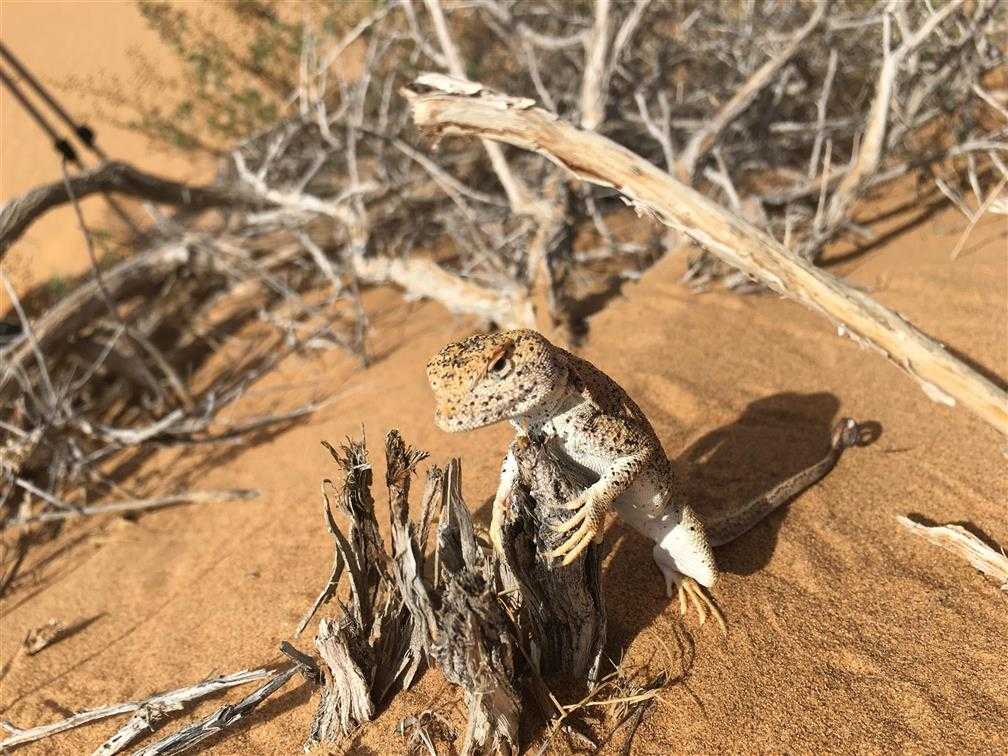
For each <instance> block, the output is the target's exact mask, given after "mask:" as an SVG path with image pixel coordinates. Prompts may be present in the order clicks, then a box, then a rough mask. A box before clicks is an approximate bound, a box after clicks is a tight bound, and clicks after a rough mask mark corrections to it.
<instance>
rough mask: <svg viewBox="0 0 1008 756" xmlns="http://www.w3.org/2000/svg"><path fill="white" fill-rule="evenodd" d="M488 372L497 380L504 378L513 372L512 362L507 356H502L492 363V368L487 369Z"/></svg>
mask: <svg viewBox="0 0 1008 756" xmlns="http://www.w3.org/2000/svg"><path fill="white" fill-rule="evenodd" d="M487 372H488V373H489V374H490V375H492V376H494V377H495V378H503V377H504V376H506V375H507V374H508V373H510V372H511V360H510V359H508V356H507V355H506V354H502V355H501V356H500V357H498V358H497V359H496V360H494V361H493V362H491V363H490V366H489V367H488V368H487Z"/></svg>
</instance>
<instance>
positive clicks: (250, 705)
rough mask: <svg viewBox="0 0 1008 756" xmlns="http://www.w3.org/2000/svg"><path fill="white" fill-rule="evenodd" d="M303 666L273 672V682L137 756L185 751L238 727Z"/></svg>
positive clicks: (153, 755)
mask: <svg viewBox="0 0 1008 756" xmlns="http://www.w3.org/2000/svg"><path fill="white" fill-rule="evenodd" d="M300 669H301V667H300V666H299V665H297V664H292V665H291V666H290V667H287V668H285V669H283V670H281V671H280V672H275V673H271V674H273V675H274V676H273V678H272V679H271V680H270V681H269V682H267V683H265V684H264V685H261V686H259V687H258V688H256V689H255V690H254V691H252V692H251V693H250V694H249V695H247V696H245V698H243V699H242V700H241V701H239V702H238V703H235V704H226V705H224V706H222V707H221V708H219V709H218V710H217V711H215V712H214V713H213V714H211V715H210V716H209V717H206V718H204V719H201V720H199V721H198V722H194V723H193V724H191V725H188V726H187V727H183V728H182V729H181V730H178V731H176V732H174V733H172V734H171V735H169V736H168V737H166V738H162V739H161V740H158V741H155V742H154V743H151V744H150V745H149V746H147V747H146V748H144V749H143V750H142V751H137V753H136V754H135V756H170V754H176V753H182V752H183V751H187V750H189V749H190V748H192V747H193V746H194V745H197V744H199V743H202V742H203V741H204V740H206V739H207V738H211V737H213V736H214V735H217V734H218V733H220V732H222V731H224V730H226V729H227V728H229V727H234V726H235V725H236V724H238V723H239V722H241V721H243V720H244V719H246V718H247V717H248V715H249V714H251V713H252V712H253V711H255V710H256V709H257V708H258V707H259V705H260V704H261V703H262V702H263V701H265V700H266V699H267V698H269V697H270V696H271V695H273V694H274V693H276V692H277V691H278V690H280V688H282V687H283V686H285V685H286V684H287V683H288V682H289V681H290V679H291V678H292V677H294V675H296V674H297V673H298V672H299V671H300Z"/></svg>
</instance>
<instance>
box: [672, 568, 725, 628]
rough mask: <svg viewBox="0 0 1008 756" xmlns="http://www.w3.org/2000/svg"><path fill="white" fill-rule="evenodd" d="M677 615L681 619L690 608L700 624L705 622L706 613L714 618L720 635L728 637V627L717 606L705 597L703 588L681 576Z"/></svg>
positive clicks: (708, 597) (690, 579)
mask: <svg viewBox="0 0 1008 756" xmlns="http://www.w3.org/2000/svg"><path fill="white" fill-rule="evenodd" d="M678 582H679V614H680V615H681V616H683V617H685V616H686V614H687V612H688V611H689V607H690V606H692V607H693V608H694V609H696V613H697V614H698V615H699V617H700V624H701V625H703V624H704V623H705V622H706V621H707V616H708V613H709V614H710V615H711V616H713V617H714V619H715V620H716V621H717V623H718V626H719V627H720V628H721V634H722V635H728V626H727V625H726V624H725V619H724V615H723V614H722V613H721V610H720V609H718V606H717V604H715V603H714V601H713V599H711V597H710V596H708V595H707V592H706V591H705V590H704V589H703V587H702V586H701V585H700V584H699V583H698V582H697V581H696V580H694V579H693V578H691V577H688V576H686V575H683V576H682V577H681V578H680V579H679V581H678Z"/></svg>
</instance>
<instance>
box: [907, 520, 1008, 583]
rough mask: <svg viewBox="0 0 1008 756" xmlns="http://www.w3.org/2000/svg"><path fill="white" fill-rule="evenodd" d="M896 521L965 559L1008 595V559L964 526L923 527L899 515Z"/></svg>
mask: <svg viewBox="0 0 1008 756" xmlns="http://www.w3.org/2000/svg"><path fill="white" fill-rule="evenodd" d="M896 521H897V522H898V523H899V524H900V525H902V526H903V527H904V528H906V529H907V530H909V531H910V532H911V533H913V534H914V535H918V536H920V537H921V538H923V539H924V540H926V541H928V542H930V543H933V544H934V545H935V546H941V547H942V548H943V549H945V550H946V551H950V552H952V553H953V554H955V555H956V556H958V557H960V558H962V559H965V560H966V561H967V562H969V563H970V564H971V565H973V566H974V567H976V568H977V569H978V570H980V572H982V573H984V574H985V575H987V576H989V577H991V578H993V579H994V581H995V582H996V583H998V585H1000V587H1001V590H1002V591H1008V557H1006V556H1005V555H1004V554H999V553H998V552H996V551H995V550H994V549H992V548H991V547H990V546H988V545H987V544H986V543H984V542H983V541H981V540H980V539H979V538H977V537H976V536H975V535H973V534H972V533H970V532H969V531H968V530H966V528H964V527H962V526H961V525H934V526H928V525H923V524H922V523H919V522H914V521H913V520H911V519H910V518H909V517H903V516H901V515H898V516H897V517H896Z"/></svg>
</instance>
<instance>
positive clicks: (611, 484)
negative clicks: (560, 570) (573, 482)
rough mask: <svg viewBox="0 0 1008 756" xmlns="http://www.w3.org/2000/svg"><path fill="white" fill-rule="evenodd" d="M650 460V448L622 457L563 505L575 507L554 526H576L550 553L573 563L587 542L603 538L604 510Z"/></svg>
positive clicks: (560, 529)
mask: <svg viewBox="0 0 1008 756" xmlns="http://www.w3.org/2000/svg"><path fill="white" fill-rule="evenodd" d="M647 462H648V452H647V450H642V451H640V452H638V453H636V454H631V455H628V456H625V457H619V458H618V459H616V461H615V462H613V464H612V465H611V466H610V467H609V469H608V470H606V471H605V473H603V474H602V477H600V478H599V479H598V481H596V482H595V483H593V484H592V485H591V486H589V487H588V488H586V489H585V490H584V491H583V492H582V493H581V494H580V495H579V496H577V497H575V498H574V499H572V500H571V501H570V502H568V503H567V504H564V505H563V506H562V508H563V509H571V510H576V511H577V513H576V514H575V515H574V516H573V517H571V518H570V519H568V520H566V521H564V522H562V523H560V524H558V525H556V526H554V530H556V531H558V532H560V533H566V532H567V531H569V530H570V529H571V528H573V527H575V526H577V530H575V531H574V532H573V533H572V534H571V535H570V537H569V538H568V539H567V540H566V541H564V542H563V543H561V544H560V545H559V546H557V547H556V548H555V549H553V550H552V551H549V552H547V556H551V557H563V563H564V564H565V565H567V564H570V563H571V562H573V561H574V560H575V559H577V557H578V555H579V554H580V553H581V552H582V551H584V550H585V549H586V548H587V547H588V544H590V543H592V542H593V541H594V542H595V543H599V542H601V540H602V525H603V524H604V522H605V513H606V511H607V510H608V509H609V508H610V507H611V506H612V504H613V502H614V501H616V499H617V498H619V497H620V496H621V495H622V494H623V493H624V492H625V491H626V490H627V489H628V488H629V487H630V485H631V484H632V483H633V481H634V479H635V478H636V477H637V476H638V475H639V474H640V472H641V470H643V469H644V467H645V465H646V464H647Z"/></svg>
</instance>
